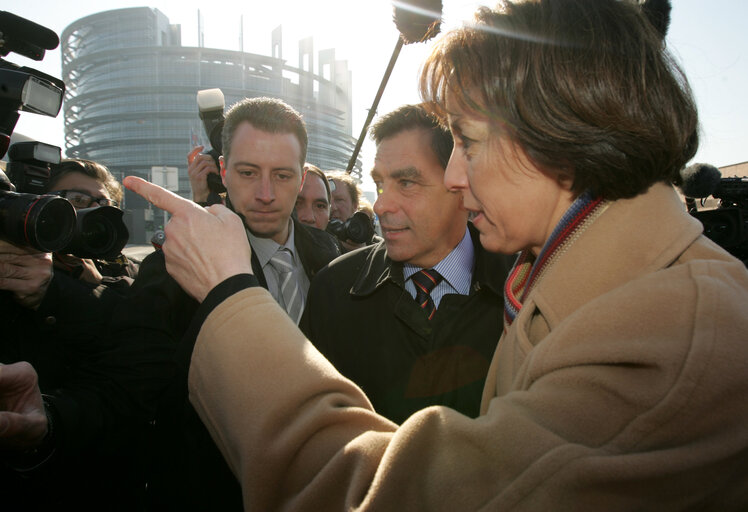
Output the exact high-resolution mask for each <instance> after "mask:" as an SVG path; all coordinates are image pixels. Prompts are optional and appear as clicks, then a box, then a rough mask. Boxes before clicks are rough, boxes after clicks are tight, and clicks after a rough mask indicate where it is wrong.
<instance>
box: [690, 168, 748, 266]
mask: <svg viewBox="0 0 748 512" xmlns="http://www.w3.org/2000/svg"><path fill="white" fill-rule="evenodd" d="M711 195H712V197H714V198H715V199H719V207H717V208H716V209H714V210H701V211H696V210H692V211H691V215H693V216H694V217H696V218H697V219H699V221H700V222H701V224H702V225H703V226H704V235H705V236H707V237H708V238H710V239H711V240H713V241H714V242H715V243H717V244H719V245H720V246H721V247H722V248H724V249H725V250H726V251H727V252H729V253H730V254H732V255H733V256H735V257H736V258H738V259H740V260H741V261H744V262H745V263H746V265H748V177H743V178H721V179H720V181H719V184H718V185H717V187H716V189H715V190H714V191H713V192H712V194H711Z"/></svg>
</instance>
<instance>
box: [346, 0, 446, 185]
mask: <svg viewBox="0 0 748 512" xmlns="http://www.w3.org/2000/svg"><path fill="white" fill-rule="evenodd" d="M392 3H393V7H394V15H393V21H394V22H395V26H396V27H397V29H398V31H399V32H400V35H399V36H398V38H397V44H396V45H395V49H394V51H393V52H392V57H390V63H389V64H388V65H387V70H386V71H385V72H384V76H383V77H382V83H381V84H379V90H378V91H377V95H376V96H375V97H374V102H373V103H372V105H371V108H370V109H369V114H368V115H367V116H366V122H365V123H364V127H363V128H362V129H361V135H359V136H358V140H357V141H356V147H355V148H354V150H353V154H352V155H351V159H350V160H349V161H348V167H347V168H346V172H347V173H348V174H350V173H351V171H352V170H353V167H354V166H355V165H356V159H357V158H358V153H359V151H361V145H362V144H363V143H364V138H365V137H366V132H367V131H368V130H369V125H370V124H371V121H372V119H374V116H375V115H376V113H377V107H378V106H379V100H380V99H381V98H382V94H383V93H384V88H385V87H386V86H387V81H388V80H389V79H390V75H391V74H392V69H393V68H394V67H395V62H396V61H397V57H398V56H399V55H400V50H401V49H402V47H403V44H410V43H422V42H424V41H427V40H429V39H431V38H432V37H434V36H435V35H436V34H437V33H438V32H439V26H440V24H441V17H442V2H441V0H393V2H392Z"/></svg>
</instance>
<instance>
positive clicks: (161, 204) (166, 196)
mask: <svg viewBox="0 0 748 512" xmlns="http://www.w3.org/2000/svg"><path fill="white" fill-rule="evenodd" d="M122 184H123V185H124V186H125V187H127V188H128V189H130V190H132V191H133V192H135V193H136V194H138V195H139V196H141V197H143V199H145V200H146V201H148V202H149V203H151V204H152V205H153V206H155V207H156V208H161V209H162V210H166V211H167V212H169V213H171V214H172V215H174V214H175V213H177V212H179V211H184V210H185V209H187V208H199V207H198V206H197V205H196V204H195V203H193V202H192V201H189V200H187V199H185V198H183V197H180V196H178V195H176V194H175V193H173V192H169V191H168V190H166V189H165V188H162V187H159V186H158V185H154V184H153V183H150V182H148V181H146V180H144V179H143V178H138V177H137V176H125V179H123V180H122Z"/></svg>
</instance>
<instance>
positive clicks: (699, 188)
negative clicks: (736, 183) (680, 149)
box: [680, 164, 722, 198]
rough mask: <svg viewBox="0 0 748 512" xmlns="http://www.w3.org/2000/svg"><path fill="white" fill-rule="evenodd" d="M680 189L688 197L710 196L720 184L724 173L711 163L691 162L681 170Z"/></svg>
mask: <svg viewBox="0 0 748 512" xmlns="http://www.w3.org/2000/svg"><path fill="white" fill-rule="evenodd" d="M680 177H681V184H680V189H681V192H683V195H684V196H686V197H693V198H697V197H709V196H710V195H712V194H713V193H714V192H715V191H716V190H717V187H719V185H720V181H721V180H722V173H721V172H719V169H717V168H716V167H714V166H713V165H710V164H691V165H689V166H688V167H686V168H684V169H683V170H682V171H681V172H680Z"/></svg>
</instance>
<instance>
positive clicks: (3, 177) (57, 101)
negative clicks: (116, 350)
mask: <svg viewBox="0 0 748 512" xmlns="http://www.w3.org/2000/svg"><path fill="white" fill-rule="evenodd" d="M0 36H1V37H0V55H2V56H3V57H4V56H6V55H8V53H10V52H17V53H19V54H21V55H24V56H26V57H28V58H30V59H34V60H42V59H43V58H44V53H45V51H46V50H51V49H54V48H56V47H57V45H58V44H59V43H60V40H59V38H58V37H57V34H55V33H54V32H53V31H51V30H49V29H48V28H45V27H42V26H41V25H37V24H36V23H33V22H31V21H28V20H26V19H24V18H21V17H19V16H16V15H14V14H11V13H9V12H5V11H0ZM64 93H65V84H64V83H63V81H62V80H60V79H58V78H54V77H51V76H49V75H47V74H45V73H42V72H41V71H37V70H35V69H32V68H28V67H19V66H17V65H15V64H12V63H10V62H6V61H5V60H3V59H0V157H2V156H4V155H5V153H6V152H7V153H8V160H9V162H8V164H7V167H6V171H7V174H6V172H2V171H0V239H3V240H6V241H8V242H10V243H12V244H15V245H18V246H22V247H31V248H34V249H36V250H38V251H42V252H62V253H65V254H73V255H75V256H78V257H81V258H97V259H99V258H101V259H111V258H115V257H116V256H118V255H119V253H120V252H121V251H122V249H123V248H124V246H125V244H127V240H128V238H129V233H128V231H127V227H125V224H124V222H123V221H122V211H121V210H120V209H119V208H115V207H113V206H102V207H99V208H87V209H83V210H80V211H78V212H76V210H75V208H74V207H73V205H72V204H70V203H69V202H68V201H67V200H66V199H64V198H62V197H59V196H56V195H51V194H45V191H46V190H47V187H48V184H49V178H50V175H51V172H52V168H53V166H55V165H58V164H59V163H60V161H61V151H60V148H58V147H57V146H52V145H49V144H43V143H41V142H19V143H16V144H13V145H12V146H11V145H10V136H11V135H12V133H13V129H14V128H15V126H16V123H17V122H18V118H19V116H20V112H21V111H27V112H32V113H35V114H42V115H46V116H50V117H56V116H57V114H59V112H60V108H61V106H62V98H63V96H64ZM9 146H10V147H9Z"/></svg>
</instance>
